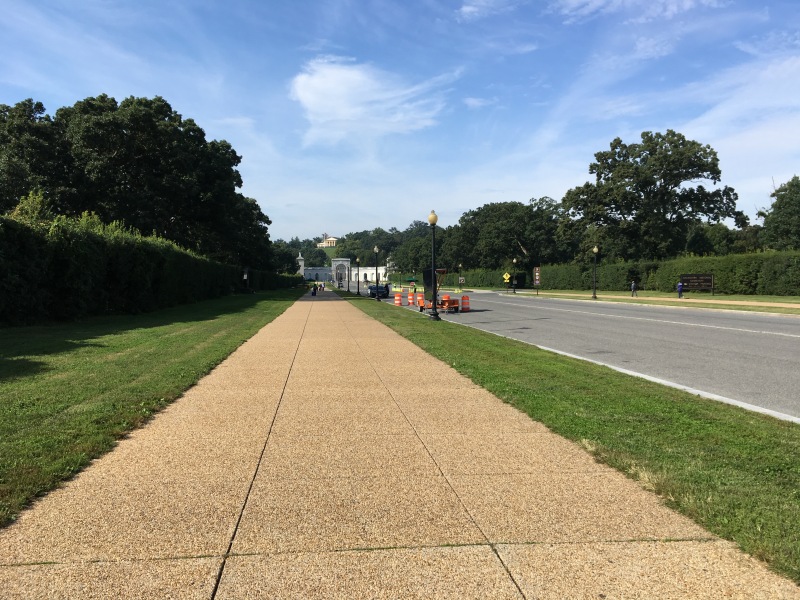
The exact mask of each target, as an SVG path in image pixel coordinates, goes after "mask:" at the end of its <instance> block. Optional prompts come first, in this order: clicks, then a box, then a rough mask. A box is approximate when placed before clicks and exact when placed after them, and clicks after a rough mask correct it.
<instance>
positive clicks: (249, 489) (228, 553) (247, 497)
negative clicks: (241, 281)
mask: <svg viewBox="0 0 800 600" xmlns="http://www.w3.org/2000/svg"><path fill="white" fill-rule="evenodd" d="M312 306H313V305H312ZM310 313H311V310H309V314H308V315H307V316H306V320H305V323H303V330H302V331H301V333H300V338H299V339H298V341H297V347H296V348H295V350H294V356H292V366H291V367H290V368H289V372H288V373H287V374H286V379H285V380H284V382H283V389H282V390H281V395H280V398H279V400H278V404H277V406H276V407H275V412H274V413H273V415H272V421H270V424H269V428H268V429H267V436H266V438H265V439H264V445H263V446H262V447H261V453H260V454H259V456H258V462H257V463H256V468H255V469H253V477H252V478H251V479H250V484H249V485H248V486H247V493H246V494H245V497H244V500H243V501H242V507H241V509H240V510H239V516H238V517H237V518H236V524H235V525H234V527H233V533H232V534H231V539H230V541H229V542H228V548H227V550H226V551H225V554H224V555H223V557H222V563H221V564H220V566H219V570H218V571H217V578H216V581H215V582H214V589H213V590H212V591H211V600H214V598H216V597H217V591H218V590H219V584H220V582H221V581H222V575H223V573H224V572H225V565H226V564H227V562H228V557H229V556H231V550H232V549H233V543H234V541H235V540H236V534H237V533H238V532H239V525H240V524H241V522H242V517H244V511H245V509H246V508H247V502H248V500H250V494H251V493H252V492H253V486H254V485H255V482H256V477H258V471H259V469H260V468H261V463H262V461H263V460H264V455H265V454H266V452H267V444H268V443H269V439H270V436H271V435H272V428H273V427H274V426H275V420H276V419H277V418H278V411H279V410H280V408H281V403H282V402H283V398H284V395H285V394H286V386H287V385H288V383H289V379H290V378H291V376H292V369H293V368H294V363H295V360H296V359H297V353H298V352H299V351H300V344H302V342H303V335H304V334H305V331H306V327H307V326H308V319H309V316H310Z"/></svg>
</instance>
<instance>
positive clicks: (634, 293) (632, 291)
mask: <svg viewBox="0 0 800 600" xmlns="http://www.w3.org/2000/svg"><path fill="white" fill-rule="evenodd" d="M634 296H636V297H637V298H638V297H639V293H638V292H637V291H636V281H635V280H634V281H631V298H633V297H634Z"/></svg>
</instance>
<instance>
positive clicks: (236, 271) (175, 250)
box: [0, 215, 302, 324]
mask: <svg viewBox="0 0 800 600" xmlns="http://www.w3.org/2000/svg"><path fill="white" fill-rule="evenodd" d="M0 273H1V274H2V277H0V322H2V323H6V324H16V323H34V322H39V321H43V320H49V319H54V320H65V319H75V318H80V317H84V316H88V315H97V314H104V313H138V312H146V311H152V310H156V309H158V308H165V307H168V306H174V305H177V304H184V303H188V302H197V301H199V300H206V299H209V298H216V297H219V296H222V295H224V294H229V293H231V292H233V291H235V290H237V289H240V288H241V287H242V283H243V273H242V270H241V269H240V268H239V267H235V266H231V265H223V264H220V263H217V262H214V261H211V260H208V259H206V258H203V257H200V256H197V255H195V254H192V253H190V252H187V251H186V250H183V249H181V248H179V247H178V246H176V245H174V244H173V243H171V242H169V241H167V240H163V239H160V238H150V237H144V236H141V235H140V234H138V233H135V232H132V231H130V230H127V229H125V228H123V227H121V226H120V225H118V224H112V225H108V226H106V225H103V224H102V223H100V221H99V220H98V219H97V217H95V216H91V215H84V216H83V217H82V218H81V219H68V218H65V217H58V218H57V219H55V220H54V221H53V222H52V223H50V224H48V225H37V226H32V225H28V224H26V223H23V222H19V221H16V220H13V219H8V218H5V217H0ZM248 278H249V288H250V289H252V290H265V289H277V288H281V287H291V286H293V285H297V284H299V283H301V282H302V281H301V278H300V277H299V276H294V275H276V274H273V273H267V272H263V271H250V272H249V274H248Z"/></svg>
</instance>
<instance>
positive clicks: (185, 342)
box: [0, 288, 305, 525]
mask: <svg viewBox="0 0 800 600" xmlns="http://www.w3.org/2000/svg"><path fill="white" fill-rule="evenodd" d="M304 291H305V289H299V288H298V289H296V290H286V291H279V292H269V293H262V294H253V295H238V296H229V297H226V298H221V299H218V300H212V301H207V302H201V303H197V304H193V305H188V306H180V307H176V308H173V309H169V310H162V311H158V312H154V313H149V314H143V315H136V316H109V317H100V318H93V319H87V320H85V321H82V322H78V323H62V324H50V325H45V326H36V327H12V328H0V525H6V524H8V523H9V522H10V521H11V520H13V519H14V517H15V516H16V515H17V514H18V513H19V511H20V510H21V509H22V507H24V506H25V505H26V504H27V503H29V502H30V501H31V500H32V499H33V498H35V497H36V496H38V495H40V494H42V493H44V492H47V491H48V490H51V489H53V488H54V487H55V486H57V485H58V483H59V482H61V481H63V480H65V479H68V478H69V477H71V476H72V475H73V474H74V473H76V472H77V471H78V470H80V469H81V468H82V467H84V466H85V465H86V464H87V463H88V462H89V461H90V460H91V459H93V458H95V457H97V456H99V455H101V454H103V453H104V452H107V451H108V450H110V449H111V448H112V447H113V445H114V442H115V440H117V439H118V438H119V437H120V436H122V435H124V434H125V433H126V432H128V431H130V430H131V429H133V428H135V427H138V426H140V425H142V424H143V423H144V422H145V421H147V419H148V418H150V416H151V415H152V414H153V413H155V412H156V411H158V410H159V409H161V408H163V407H164V406H166V405H167V404H169V403H170V402H172V401H173V400H175V399H176V398H177V397H179V396H180V395H181V393H183V392H184V391H185V390H186V389H187V388H189V387H191V386H192V385H193V384H195V383H196V382H197V381H198V380H199V379H200V378H201V377H202V376H203V375H205V374H206V373H208V372H209V371H210V370H211V369H212V368H213V367H214V366H216V365H217V364H219V363H220V362H221V361H222V360H223V359H224V358H225V357H227V356H228V355H229V354H230V353H231V352H233V351H234V350H235V349H236V348H237V347H239V346H240V345H241V344H242V343H243V342H244V341H245V340H247V339H248V338H250V337H252V336H253V335H254V334H255V333H256V332H257V331H258V330H259V329H261V328H262V327H263V326H264V325H265V324H266V323H268V322H270V321H272V320H273V319H274V318H275V317H276V316H278V315H279V314H280V313H282V312H283V311H284V310H285V309H286V308H287V307H288V306H290V305H291V304H292V303H293V302H294V301H295V300H296V299H297V298H298V297H299V296H300V294H301V293H303V292H304Z"/></svg>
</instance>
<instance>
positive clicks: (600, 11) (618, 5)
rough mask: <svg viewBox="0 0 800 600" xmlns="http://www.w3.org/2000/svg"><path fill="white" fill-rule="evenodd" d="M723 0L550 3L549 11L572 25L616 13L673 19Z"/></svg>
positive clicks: (559, 0) (716, 5)
mask: <svg viewBox="0 0 800 600" xmlns="http://www.w3.org/2000/svg"><path fill="white" fill-rule="evenodd" d="M725 4H726V2H725V0H552V1H551V2H550V5H549V9H550V10H551V11H552V12H555V13H556V14H560V15H561V16H563V17H564V20H565V21H566V22H567V23H575V22H580V21H584V20H587V19H591V18H594V17H597V16H600V15H607V14H613V13H619V12H625V13H627V14H628V18H629V20H631V21H633V22H646V21H652V20H655V19H672V18H673V17H676V16H677V15H680V14H683V13H686V12H689V11H692V10H695V9H698V8H720V7H722V6H725Z"/></svg>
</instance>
